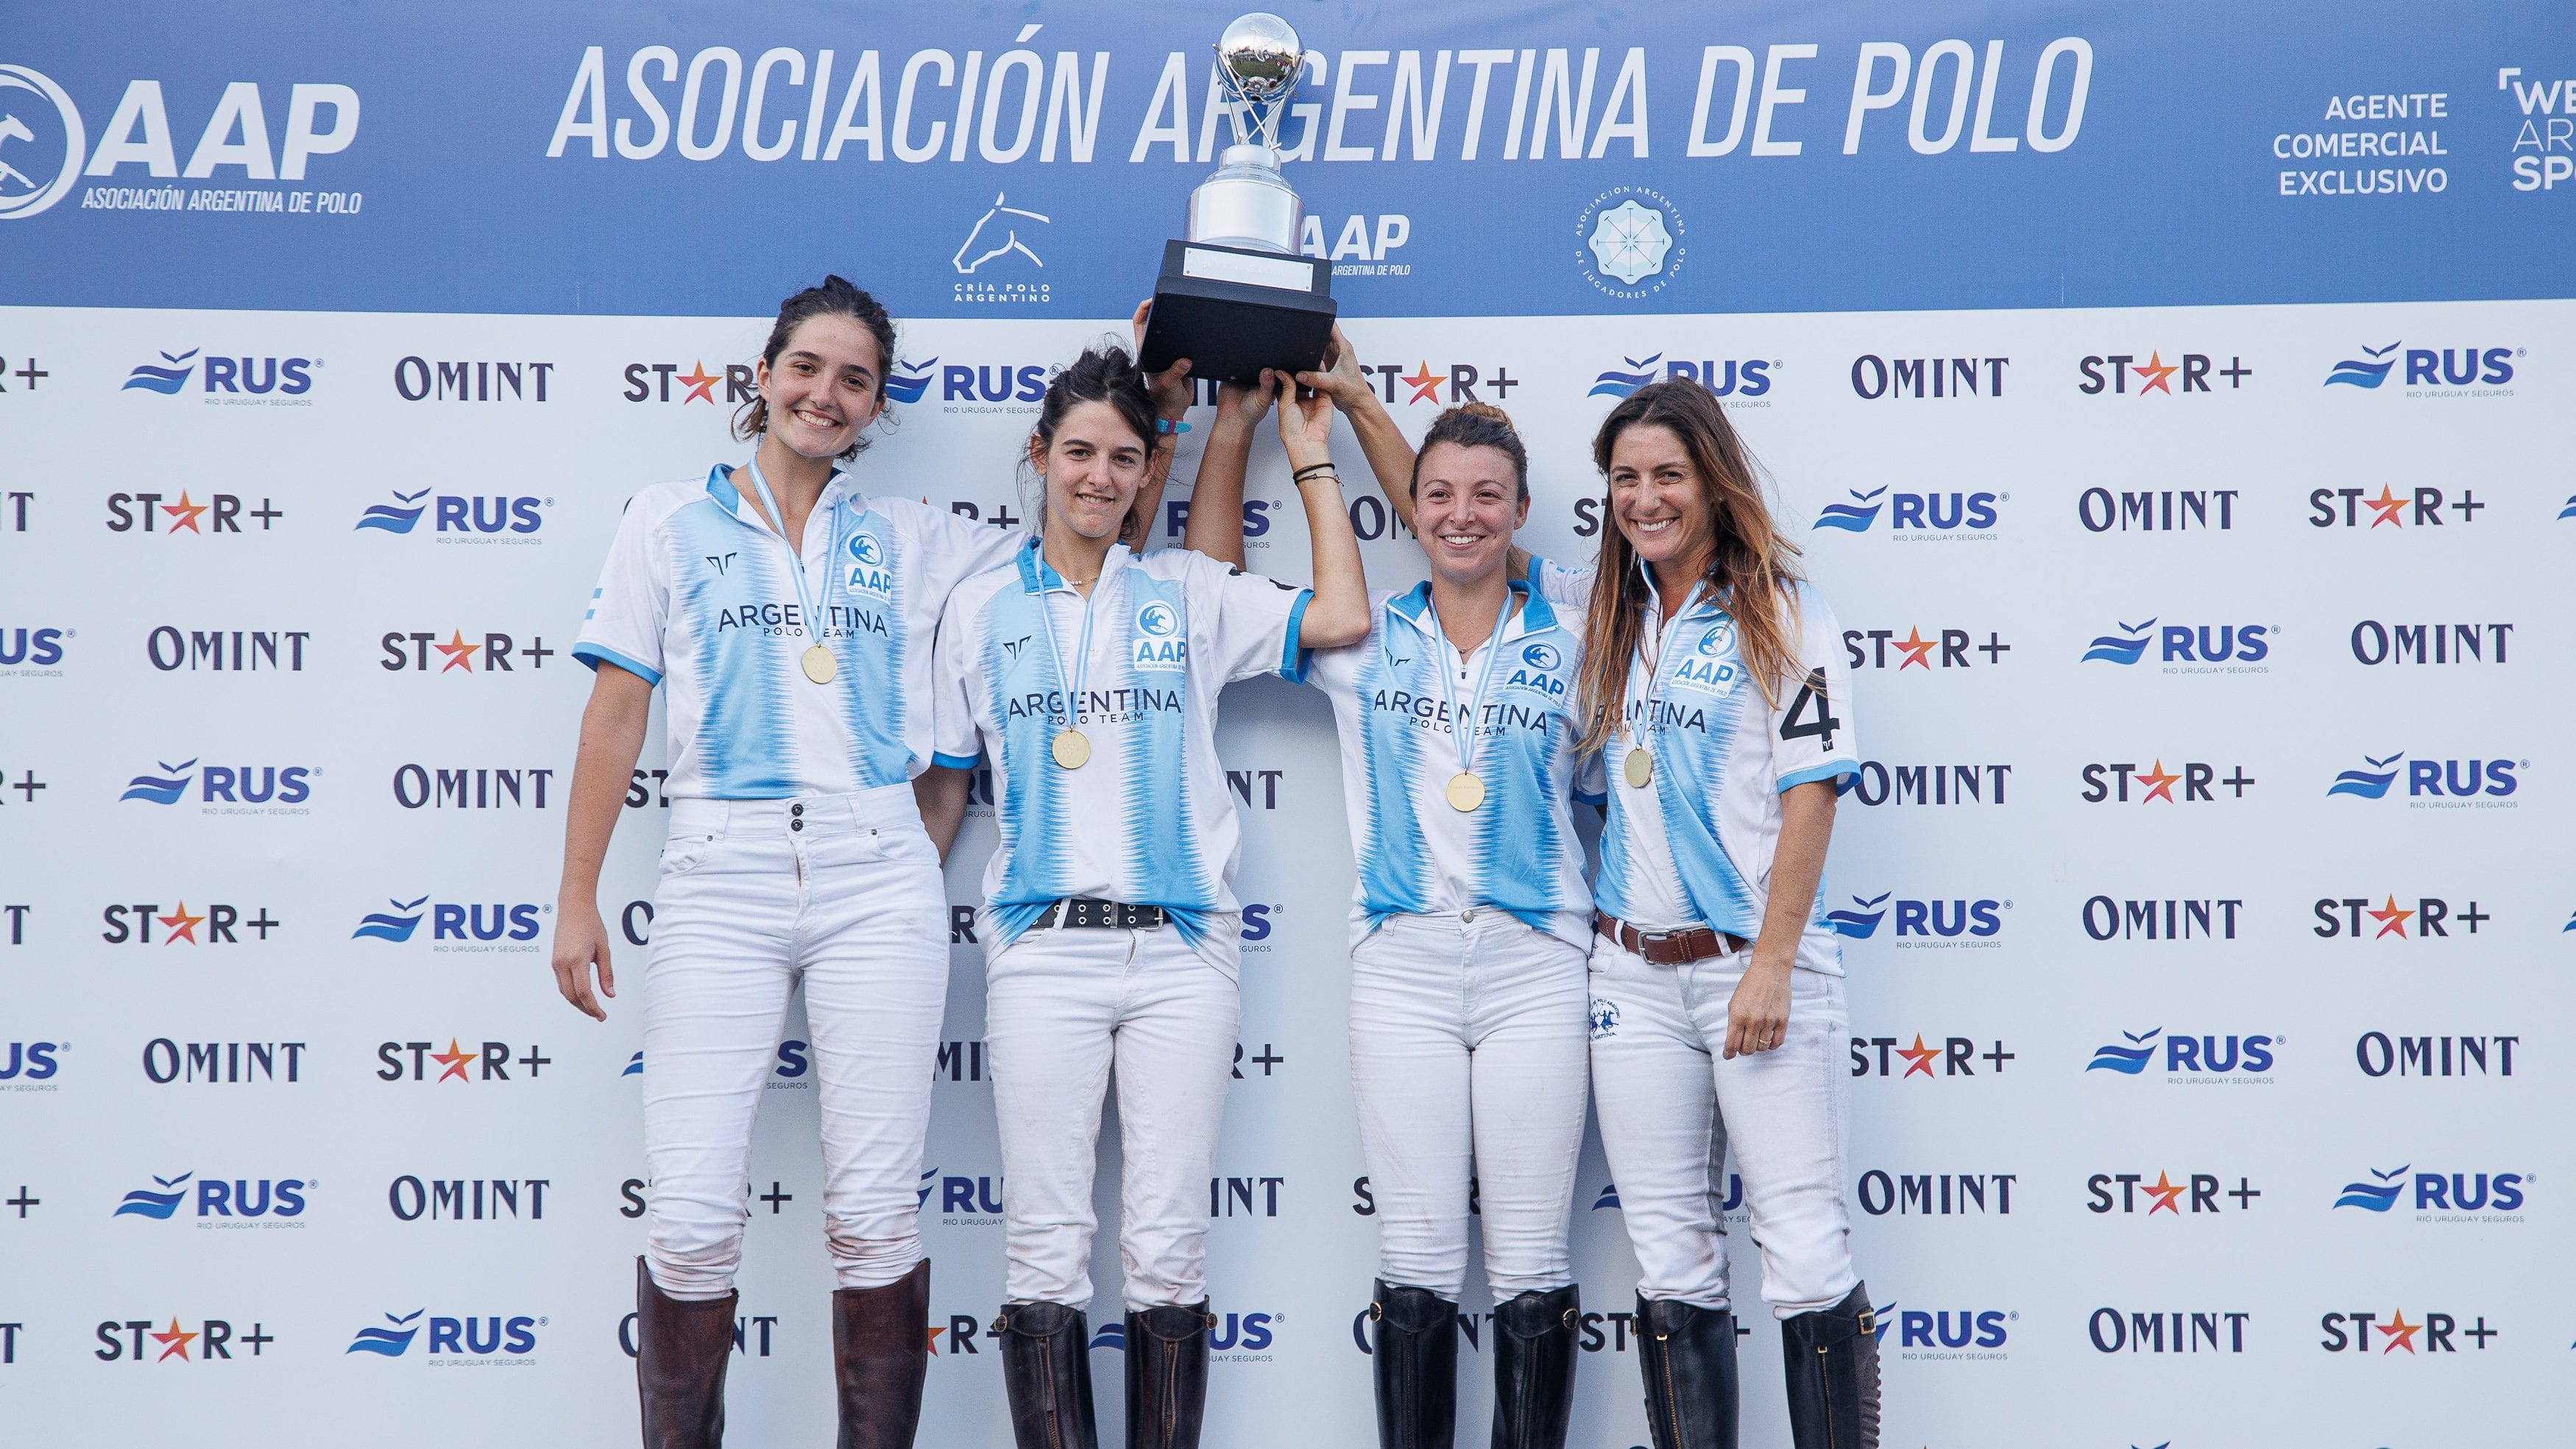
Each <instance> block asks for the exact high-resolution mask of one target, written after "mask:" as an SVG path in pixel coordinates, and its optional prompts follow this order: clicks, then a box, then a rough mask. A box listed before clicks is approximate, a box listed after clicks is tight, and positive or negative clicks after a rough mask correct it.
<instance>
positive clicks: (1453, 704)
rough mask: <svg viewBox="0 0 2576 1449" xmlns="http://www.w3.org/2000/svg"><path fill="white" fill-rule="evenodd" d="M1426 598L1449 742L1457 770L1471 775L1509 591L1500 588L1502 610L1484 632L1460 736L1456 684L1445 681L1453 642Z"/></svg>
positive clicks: (1508, 609) (1509, 615)
mask: <svg viewBox="0 0 2576 1449" xmlns="http://www.w3.org/2000/svg"><path fill="white" fill-rule="evenodd" d="M1430 598H1431V596H1430V595H1429V594H1428V593H1426V594H1424V595H1423V606H1424V611H1425V612H1426V613H1428V614H1429V615H1430V616H1431V632H1432V634H1433V636H1434V637H1435V638H1437V639H1438V640H1439V642H1440V652H1441V655H1442V656H1443V657H1442V658H1441V660H1440V698H1441V702H1442V703H1444V704H1446V705H1448V706H1449V743H1450V744H1452V745H1454V746H1456V747H1457V750H1458V773H1459V774H1462V775H1473V774H1475V773H1476V745H1477V739H1476V729H1477V727H1478V725H1480V724H1481V723H1482V722H1483V720H1484V718H1485V691H1486V690H1488V689H1490V688H1492V687H1493V683H1494V666H1495V664H1496V663H1497V662H1498V661H1500V660H1501V659H1502V657H1503V626H1504V625H1506V624H1508V623H1510V622H1511V618H1512V591H1511V589H1510V588H1509V587H1505V588H1504V590H1503V611H1502V612H1501V613H1499V614H1496V615H1495V616H1494V632H1493V633H1491V634H1488V635H1486V636H1485V672H1484V674H1483V675H1482V676H1481V677H1479V678H1478V679H1477V680H1476V697H1475V699H1474V700H1473V701H1471V703H1470V717H1469V718H1468V719H1467V721H1466V726H1467V733H1466V736H1465V737H1464V738H1463V739H1462V738H1461V737H1460V736H1459V733H1458V726H1459V718H1458V691H1457V687H1456V686H1455V685H1453V684H1451V683H1450V682H1449V660H1448V658H1447V657H1446V656H1447V655H1448V654H1450V653H1451V652H1453V651H1454V650H1455V648H1456V646H1455V645H1452V644H1451V643H1450V642H1449V636H1448V635H1447V634H1446V633H1444V632H1442V630H1441V628H1440V606H1439V605H1438V604H1434V603H1432V602H1430Z"/></svg>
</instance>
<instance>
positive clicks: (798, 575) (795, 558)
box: [751, 454, 830, 648]
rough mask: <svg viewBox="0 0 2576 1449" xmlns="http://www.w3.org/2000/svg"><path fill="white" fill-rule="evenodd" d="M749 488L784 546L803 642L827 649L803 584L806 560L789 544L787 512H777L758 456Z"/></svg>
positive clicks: (752, 466) (807, 591)
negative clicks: (801, 619) (800, 616)
mask: <svg viewBox="0 0 2576 1449" xmlns="http://www.w3.org/2000/svg"><path fill="white" fill-rule="evenodd" d="M751 486H752V487H754V488H757V489H759V490H760V507H761V514H760V517H761V521H762V522H764V523H767V524H768V525H769V526H770V527H771V528H773V529H776V530H777V531H778V541H779V542H780V543H782V544H786V546H787V574H788V577H790V578H792V579H794V580H795V581H796V607H797V608H798V609H800V610H802V611H803V612H804V618H805V639H806V642H807V643H808V644H812V645H817V646H822V647H825V648H828V647H830V646H828V645H824V644H823V620H822V617H821V616H820V615H818V614H816V613H815V612H814V598H813V594H812V592H811V591H810V590H809V589H808V588H807V586H806V583H805V559H804V557H803V555H801V554H799V553H798V552H797V551H796V545H795V544H793V543H789V542H788V539H787V510H786V509H784V508H780V507H779V506H778V500H777V498H775V497H773V496H772V495H771V494H770V491H769V480H768V479H767V478H765V477H762V476H761V472H760V458H759V456H758V455H757V454H755V455H753V457H752V460H751ZM818 501H819V500H818ZM825 587H826V588H827V589H828V588H829V587H830V586H829V585H828V584H827V585H825Z"/></svg>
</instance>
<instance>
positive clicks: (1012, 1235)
mask: <svg viewBox="0 0 2576 1449" xmlns="http://www.w3.org/2000/svg"><path fill="white" fill-rule="evenodd" d="M1173 370H1174V372H1178V371H1179V370H1180V364H1177V363H1176V364H1175V365H1174V369H1173ZM1276 385H1277V386H1278V388H1279V389H1280V390H1281V391H1282V393H1283V394H1284V393H1285V392H1286V391H1287V390H1288V388H1289V387H1290V386H1291V384H1290V383H1289V382H1288V380H1287V379H1285V378H1281V379H1278V380H1277V384H1276ZM1184 396H1185V395H1184ZM1238 402H1239V400H1238ZM1174 416H1175V417H1176V416H1177V413H1176V412H1175V414H1174ZM1331 429H1332V411H1331V408H1330V405H1329V403H1328V402H1326V400H1324V399H1322V398H1315V399H1312V400H1311V401H1309V402H1307V403H1304V404H1283V406H1282V411H1281V418H1280V432H1281V436H1282V438H1283V440H1284V441H1285V442H1286V443H1287V445H1288V450H1289V456H1290V458H1291V460H1292V461H1293V462H1294V463H1296V464H1297V465H1299V491H1300V492H1301V493H1303V494H1304V495H1305V501H1306V524H1307V529H1308V532H1309V533H1310V535H1311V536H1312V538H1313V540H1314V571H1315V587H1314V588H1313V589H1311V590H1308V589H1301V588H1298V587H1296V586H1295V585H1292V584H1287V583H1281V582H1278V581H1276V580H1272V579H1266V578H1261V577H1258V576H1256V575H1252V574H1247V573H1244V572H1242V571H1241V570H1240V569H1234V568H1229V567H1227V566H1226V565H1224V564H1221V563H1218V562H1217V561H1215V560H1213V559H1211V558H1208V557H1207V556H1206V555H1204V554H1200V553H1197V552H1193V551H1191V550H1187V549H1165V550H1162V551H1160V552H1155V553H1145V554H1137V553H1134V552H1131V551H1130V549H1129V547H1128V546H1127V545H1126V544H1125V543H1122V542H1120V536H1121V533H1122V531H1123V530H1124V529H1126V527H1127V526H1128V524H1129V522H1130V520H1131V518H1132V516H1133V508H1134V505H1135V501H1136V498H1137V495H1138V492H1139V490H1141V489H1143V488H1145V487H1146V486H1147V480H1148V478H1149V476H1150V475H1151V474H1152V472H1153V471H1154V469H1155V467H1156V465H1157V459H1158V455H1159V454H1160V452H1161V449H1160V448H1159V447H1158V446H1157V445H1158V443H1159V442H1160V440H1161V439H1163V438H1165V437H1168V436H1169V434H1170V429H1169V428H1168V426H1167V425H1166V420H1165V419H1164V418H1163V417H1162V416H1159V415H1158V412H1157V408H1156V401H1155V397H1154V394H1153V393H1152V392H1151V391H1149V387H1148V382H1147V379H1146V378H1145V377H1144V376H1142V375H1140V374H1139V373H1138V372H1137V370H1136V367H1135V364H1134V363H1133V362H1131V361H1130V360H1129V357H1128V354H1127V353H1126V352H1125V351H1124V350H1122V349H1119V348H1116V347H1105V348H1095V349H1092V350H1090V351H1087V352H1085V353H1083V354H1082V356H1081V357H1079V358H1077V359H1076V360H1075V361H1074V362H1073V364H1072V365H1071V366H1069V367H1067V368H1065V369H1064V370H1063V371H1062V372H1060V373H1058V374H1057V375H1056V377H1055V380H1054V381H1053V382H1052V383H1050V384H1049V385H1048V387H1047V393H1046V400H1045V402H1044V404H1043V405H1042V406H1041V408H1040V410H1039V415H1038V422H1037V426H1036V428H1035V429H1034V430H1032V432H1031V434H1030V436H1029V441H1028V451H1027V454H1026V460H1027V466H1028V467H1029V468H1030V470H1031V471H1032V472H1034V473H1035V474H1036V476H1037V478H1038V480H1039V482H1040V483H1041V485H1042V486H1043V488H1044V490H1045V492H1044V498H1043V501H1042V502H1041V503H1040V504H1039V506H1038V510H1037V512H1038V519H1039V528H1038V532H1037V533H1036V534H1035V535H1034V536H1032V537H1030V538H1029V539H1028V540H1027V542H1026V543H1025V544H1024V545H1023V546H1022V548H1021V549H1020V550H1019V552H1018V555H1017V557H1016V558H1015V559H1014V560H1013V561H1012V563H1011V564H1010V565H1009V566H1008V567H1004V568H997V569H995V570H993V571H991V572H989V573H986V574H984V575H982V576H981V577H979V578H976V579H972V580H970V581H968V583H967V584H966V586H965V587H964V588H963V589H961V590H960V591H959V593H958V597H957V607H956V608H955V609H953V610H952V611H951V613H950V616H949V621H948V623H947V624H946V625H945V626H944V627H943V628H942V629H941V630H940V634H939V664H938V675H939V681H940V701H939V706H940V713H939V756H938V763H939V764H940V765H941V766H943V767H946V768H945V769H944V770H943V771H942V773H943V774H944V775H950V778H951V780H952V781H953V783H952V784H951V785H950V787H949V791H948V798H950V799H954V800H962V796H963V790H964V778H965V777H964V772H965V771H966V770H968V769H971V768H972V767H973V766H974V765H975V764H976V763H977V760H978V758H979V757H981V758H983V759H986V760H989V761H990V763H991V766H992V772H993V777H992V786H991V798H992V800H993V801H994V804H995V814H996V815H997V817H998V824H999V826H1000V833H1001V844H1000V848H999V849H997V850H995V851H994V853H993V858H992V863H991V864H990V865H989V866H988V867H987V868H986V870H985V873H984V895H985V904H984V908H983V910H982V912H981V913H980V915H979V919H978V925H977V931H976V934H977V935H978V936H979V937H981V938H982V940H983V942H984V947H985V960H986V973H985V983H986V992H987V996H986V1002H985V1012H984V1023H985V1025H984V1035H985V1039H986V1041H987V1043H988V1044H989V1048H990V1050H991V1052H992V1059H993V1063H994V1072H993V1104H994V1109H995V1111H996V1112H997V1113H998V1115H999V1117H1000V1126H1001V1147H1002V1171H1003V1174H1004V1176H1005V1177H1007V1178H1008V1179H1009V1181H1010V1184H1011V1190H1010V1192H1009V1194H1008V1195H1007V1196H1006V1198H1005V1200H1004V1202H1003V1214H1004V1221H1005V1230H1006V1239H1007V1243H1008V1247H1009V1255H1010V1263H1009V1268H1008V1271H1007V1275H1006V1279H1005V1289H1006V1291H1007V1295H1008V1299H1009V1301H1008V1302H1006V1303H1004V1304H1003V1306H1002V1310H1001V1312H1000V1314H999V1315H998V1316H996V1317H995V1319H994V1321H993V1327H994V1330H995V1332H997V1333H999V1334H1001V1335H1002V1369H1003V1382H1004V1384H1005V1385H1006V1387H1007V1388H1008V1391H1009V1394H1010V1402H1011V1417H1012V1425H1013V1431H1014V1433H1015V1435H1016V1436H1017V1438H1018V1442H1019V1444H1020V1445H1021V1449H1059V1446H1063V1445H1070V1444H1089V1443H1091V1442H1092V1440H1093V1425H1092V1423H1091V1414H1090V1405H1091V1376H1090V1375H1091V1370H1090V1335H1089V1333H1088V1331H1087V1327H1086V1324H1085V1322H1084V1310H1085V1308H1086V1307H1087V1306H1088V1305H1089V1304H1090V1302H1091V1298H1092V1285H1091V1238H1092V1230H1093V1227H1094V1225H1095V1221H1096V1220H1095V1218H1094V1215H1093V1212H1092V1207H1091V1203H1092V1175H1093V1168H1094V1154H1093V1151H1092V1147H1093V1143H1094V1142H1095V1140H1096V1139H1097V1137H1098V1134H1099V1127H1100V1113H1101V1107H1102V1103H1103V1101H1104V1095H1105V1093H1106V1091H1107V1088H1108V1084H1109V1081H1110V1079H1111V1068H1112V1066H1113V1065H1114V1066H1115V1068H1116V1080H1117V1084H1118V1124H1119V1132H1120V1135H1121V1141H1122V1145H1123V1149H1124V1150H1123V1156H1124V1160H1125V1168H1124V1171H1125V1172H1126V1175H1127V1181H1126V1185H1125V1187H1124V1189H1123V1191H1122V1201H1123V1202H1124V1203H1125V1209H1124V1211H1123V1212H1122V1214H1121V1217H1120V1223H1119V1239H1120V1243H1119V1246H1120V1249H1121V1251H1122V1254H1123V1256H1124V1258H1125V1262H1126V1265H1127V1273H1126V1297H1127V1309H1128V1311H1127V1320H1126V1329H1125V1332H1126V1344H1127V1352H1126V1355H1125V1363H1126V1368H1127V1383H1126V1389H1127V1424H1128V1427H1129V1439H1128V1442H1129V1443H1130V1444H1131V1445H1140V1446H1149V1449H1179V1446H1188V1445H1195V1444H1196V1443H1197V1442H1198V1432H1199V1424H1200V1420H1201V1416H1202V1414H1203V1413H1204V1410H1205V1407H1206V1390H1207V1363H1208V1348H1209V1344H1208V1337H1209V1335H1208V1332H1207V1329H1208V1328H1209V1326H1210V1325H1211V1323H1212V1320H1211V1319H1210V1318H1209V1317H1208V1312H1207V1308H1208V1293H1207V1275H1206V1238H1207V1229H1208V1216H1209V1212H1208V1209H1209V1204H1208V1198H1207V1183H1208V1181H1209V1179H1210V1178H1211V1177H1212V1176H1213V1175H1214V1174H1215V1171H1216V1166H1215V1156H1216V1135H1217V1124H1218V1122H1219V1121H1220V1120H1221V1119H1222V1118H1223V1116H1224V1113H1225V1094H1226V1084H1227V1082H1228V1080H1229V1075H1230V1073H1231V1071H1232V1069H1233V1060H1234V1052H1235V1028H1236V1025H1237V1020H1238V1017H1239V1014H1240V1001H1239V998H1238V995H1237V991H1236V973H1237V969H1238V955H1237V953H1238V946H1237V940H1238V937H1239V935H1240V932H1241V923H1240V917H1239V915H1238V907H1237V905H1236V902H1235V899H1234V895H1233V891H1232V886H1233V878H1234V867H1235V862H1236V857H1237V854H1238V851H1237V844H1238V834H1237V828H1236V824H1235V818H1234V806H1233V802H1232V800H1231V799H1230V798H1229V795H1228V791H1227V788H1226V780H1225V774H1224V771H1223V769H1222V767H1221V766H1220V764H1219V763H1218V759H1217V753H1216V703H1217V694H1218V691H1219V690H1221V689H1223V688H1224V686H1226V685H1227V684H1229V683H1232V682H1234V681H1235V680H1239V679H1249V678H1252V677H1253V676H1255V675H1261V674H1274V673H1275V674H1278V675H1281V676H1284V677H1286V678H1288V679H1297V678H1299V677H1301V676H1302V675H1303V673H1304V671H1305V668H1306V661H1307V657H1308V651H1309V650H1312V649H1317V648H1322V647H1326V646H1330V645H1336V644H1345V643H1348V642H1350V641H1351V640H1353V639H1355V638H1357V637H1359V635H1360V633H1361V631H1362V630H1363V629H1364V628H1365V623H1364V620H1365V618H1366V612H1367V607H1368V604H1367V596H1366V593H1365V590H1366V584H1365V583H1364V582H1363V580H1362V578H1361V575H1360V559H1359V543H1358V540H1356V539H1355V538H1353V537H1352V536H1351V524H1350V516H1349V514H1348V513H1346V512H1345V511H1344V509H1343V506H1342V501H1341V494H1340V484H1339V483H1338V481H1337V480H1336V479H1335V478H1334V476H1333V472H1332V465H1331V463H1330V462H1329V461H1327V457H1326V448H1325V442H1326V439H1327V437H1328V436H1329V434H1330V432H1331ZM1238 517H1239V515H1238ZM1198 526H1199V525H1198V524H1197V522H1196V521H1195V520H1194V522H1193V527H1194V528H1196V527H1198ZM950 772H954V773H953V774H951V773H950Z"/></svg>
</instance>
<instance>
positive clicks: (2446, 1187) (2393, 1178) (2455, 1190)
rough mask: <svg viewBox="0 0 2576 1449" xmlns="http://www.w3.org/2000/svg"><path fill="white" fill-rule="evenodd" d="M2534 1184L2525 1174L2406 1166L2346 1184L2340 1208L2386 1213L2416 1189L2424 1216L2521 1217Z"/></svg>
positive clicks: (2372, 1172)
mask: <svg viewBox="0 0 2576 1449" xmlns="http://www.w3.org/2000/svg"><path fill="white" fill-rule="evenodd" d="M2530 1180H2531V1176H2530V1174H2528V1173H2522V1172H2453V1173H2441V1172H2417V1171H2415V1170H2414V1164H2412V1163H2404V1162H2401V1163H2399V1164H2398V1165H2397V1166H2395V1167H2389V1168H2378V1167H2374V1168H2371V1169H2369V1174H2368V1175H2367V1176H2365V1177H2362V1178H2359V1179H2356V1180H2354V1181H2352V1182H2347V1183H2345V1184H2344V1185H2343V1191H2342V1192H2341V1193H2339V1194H2337V1195H2336V1197H2335V1201H2334V1205H2335V1207H2336V1208H2338V1209H2341V1208H2358V1209H2360V1210H2361V1211H2363V1212H2367V1213H2386V1212H2388V1211H2389V1210H2390V1209H2392V1208H2394V1207H2396V1206H2397V1204H2398V1202H2399V1201H2400V1200H2401V1199H2402V1198H2403V1197H2404V1196H2405V1195H2406V1194H2407V1192H2408V1190H2409V1189H2410V1188H2411V1189H2412V1190H2413V1197H2414V1209H2415V1211H2417V1212H2419V1213H2430V1212H2456V1213H2474V1212H2496V1213H2509V1212H2517V1211H2519V1210H2520V1209H2521V1208H2522V1205H2523V1201H2524V1196H2523V1187H2524V1185H2525V1184H2527V1183H2529V1182H2530Z"/></svg>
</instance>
